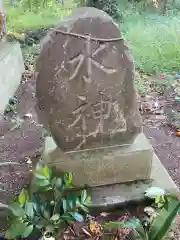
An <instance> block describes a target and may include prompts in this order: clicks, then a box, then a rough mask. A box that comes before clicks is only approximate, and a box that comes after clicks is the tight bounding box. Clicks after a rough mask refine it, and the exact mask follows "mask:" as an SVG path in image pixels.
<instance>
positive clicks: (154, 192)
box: [145, 187, 166, 199]
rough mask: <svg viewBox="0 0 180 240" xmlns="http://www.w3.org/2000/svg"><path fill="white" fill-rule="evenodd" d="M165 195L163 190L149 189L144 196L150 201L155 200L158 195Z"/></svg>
mask: <svg viewBox="0 0 180 240" xmlns="http://www.w3.org/2000/svg"><path fill="white" fill-rule="evenodd" d="M165 194H166V192H165V190H164V189H161V188H157V187H150V188H148V189H147V190H146V192H145V196H146V197H148V198H151V199H155V198H156V197H157V196H158V195H161V196H164V195H165Z"/></svg>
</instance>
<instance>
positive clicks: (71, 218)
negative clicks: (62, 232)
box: [61, 214, 74, 221]
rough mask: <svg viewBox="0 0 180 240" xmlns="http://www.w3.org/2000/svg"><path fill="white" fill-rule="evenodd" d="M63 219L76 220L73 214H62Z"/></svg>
mask: <svg viewBox="0 0 180 240" xmlns="http://www.w3.org/2000/svg"><path fill="white" fill-rule="evenodd" d="M61 219H62V220H66V221H72V220H74V218H73V217H72V216H71V215H67V214H64V215H62V216H61Z"/></svg>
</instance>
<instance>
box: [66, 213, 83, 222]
mask: <svg viewBox="0 0 180 240" xmlns="http://www.w3.org/2000/svg"><path fill="white" fill-rule="evenodd" d="M69 215H70V216H71V217H72V218H73V219H74V220H76V221H78V222H83V221H84V217H83V215H81V214H80V213H78V212H70V213H69Z"/></svg>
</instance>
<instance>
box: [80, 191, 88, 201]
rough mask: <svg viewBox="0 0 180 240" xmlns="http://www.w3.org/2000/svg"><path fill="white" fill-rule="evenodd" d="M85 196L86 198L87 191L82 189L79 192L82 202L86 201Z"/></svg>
mask: <svg viewBox="0 0 180 240" xmlns="http://www.w3.org/2000/svg"><path fill="white" fill-rule="evenodd" d="M86 198H87V191H86V190H85V189H84V190H83V191H82V192H81V203H84V202H85V201H86Z"/></svg>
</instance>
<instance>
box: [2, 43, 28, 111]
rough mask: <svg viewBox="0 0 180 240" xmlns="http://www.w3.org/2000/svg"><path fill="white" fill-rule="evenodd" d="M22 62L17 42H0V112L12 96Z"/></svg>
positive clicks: (21, 72) (19, 80)
mask: <svg viewBox="0 0 180 240" xmlns="http://www.w3.org/2000/svg"><path fill="white" fill-rule="evenodd" d="M24 70H25V69H24V62H23V57H22V52H21V49H20V45H19V43H7V42H2V41H1V42H0V86H1V88H0V98H1V101H0V113H3V112H4V109H5V107H6V105H7V103H8V100H9V98H10V97H13V96H14V93H15V92H16V90H17V88H18V87H19V84H20V82H21V76H22V74H23V72H24Z"/></svg>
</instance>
